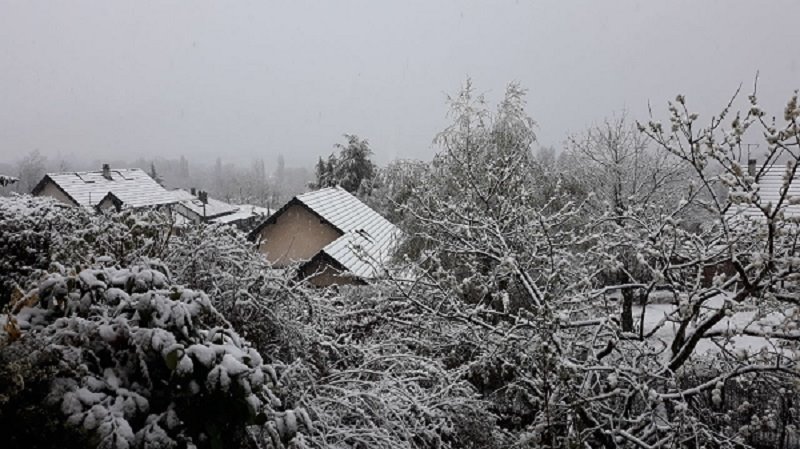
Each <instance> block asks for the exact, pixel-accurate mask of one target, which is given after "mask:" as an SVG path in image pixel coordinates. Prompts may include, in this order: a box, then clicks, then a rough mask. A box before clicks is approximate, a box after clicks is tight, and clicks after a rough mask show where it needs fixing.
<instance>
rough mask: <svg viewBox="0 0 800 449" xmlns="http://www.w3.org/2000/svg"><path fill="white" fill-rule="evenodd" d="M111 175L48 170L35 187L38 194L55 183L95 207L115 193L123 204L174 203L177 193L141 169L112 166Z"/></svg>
mask: <svg viewBox="0 0 800 449" xmlns="http://www.w3.org/2000/svg"><path fill="white" fill-rule="evenodd" d="M109 178H110V179H106V178H105V177H104V176H103V172H102V171H90V172H65V173H48V174H46V175H45V176H44V178H43V179H42V180H41V181H39V184H37V185H36V187H34V189H33V192H32V193H33V194H34V195H35V194H36V193H38V192H39V191H41V190H42V189H43V188H44V186H45V185H46V183H47V182H48V181H49V182H52V183H53V184H55V185H56V187H58V188H59V189H60V190H61V191H62V192H64V193H65V194H66V195H67V196H68V197H69V198H70V199H72V200H73V201H74V202H75V203H76V204H77V205H78V206H83V207H94V206H96V205H97V204H98V203H100V201H102V200H103V198H105V196H106V195H108V194H109V193H113V194H114V196H115V197H117V198H118V199H119V200H120V201H122V203H123V205H124V207H130V208H139V207H147V206H158V205H163V204H171V203H174V202H175V201H176V200H175V197H174V195H173V194H172V193H171V192H169V191H167V190H166V189H165V188H163V187H161V185H159V184H158V183H157V182H155V181H154V180H153V178H151V177H150V176H149V175H148V174H147V173H145V172H144V171H143V170H141V169H138V168H125V169H116V168H115V169H111V170H110V172H109Z"/></svg>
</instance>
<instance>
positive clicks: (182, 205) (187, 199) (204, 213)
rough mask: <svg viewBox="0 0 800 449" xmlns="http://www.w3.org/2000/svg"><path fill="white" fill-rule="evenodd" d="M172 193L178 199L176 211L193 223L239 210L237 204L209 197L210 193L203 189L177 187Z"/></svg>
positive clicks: (208, 220) (209, 220)
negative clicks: (187, 189)
mask: <svg viewBox="0 0 800 449" xmlns="http://www.w3.org/2000/svg"><path fill="white" fill-rule="evenodd" d="M172 194H173V195H175V198H176V199H177V200H178V202H177V203H176V204H175V212H177V213H178V214H179V215H180V216H181V217H183V218H184V219H186V220H187V221H189V222H192V223H200V222H205V223H208V222H211V221H212V220H213V219H215V218H218V217H222V216H224V215H229V214H232V213H234V212H236V211H237V210H238V208H237V207H236V206H234V205H232V204H228V203H226V202H224V201H220V200H216V199H214V198H209V196H208V194H206V193H205V192H202V191H201V192H197V191H195V189H194V188H192V189H191V191H189V192H187V191H186V190H182V189H176V190H173V191H172Z"/></svg>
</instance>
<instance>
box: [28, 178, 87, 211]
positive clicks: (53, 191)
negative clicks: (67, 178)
mask: <svg viewBox="0 0 800 449" xmlns="http://www.w3.org/2000/svg"><path fill="white" fill-rule="evenodd" d="M36 196H50V197H53V198H55V199H57V200H58V201H61V202H62V203H64V204H67V205H69V206H77V204H75V202H74V201H72V200H71V199H70V197H68V196H67V195H66V194H64V192H62V191H61V190H60V189H59V188H58V187H56V185H55V184H53V183H52V182H47V183H46V184H45V185H44V188H42V190H40V191H39V193H38V194H37V195H36Z"/></svg>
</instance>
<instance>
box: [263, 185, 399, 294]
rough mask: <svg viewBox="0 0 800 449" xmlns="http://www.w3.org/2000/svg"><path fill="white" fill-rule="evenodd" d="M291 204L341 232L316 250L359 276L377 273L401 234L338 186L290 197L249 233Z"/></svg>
mask: <svg viewBox="0 0 800 449" xmlns="http://www.w3.org/2000/svg"><path fill="white" fill-rule="evenodd" d="M292 204H301V205H303V206H305V207H306V208H308V209H309V210H310V211H311V212H312V213H314V214H316V215H318V216H319V217H320V218H322V219H323V220H325V221H326V222H328V223H330V224H331V226H333V227H334V228H336V229H337V230H339V231H340V232H341V233H342V235H341V236H340V237H339V238H337V239H336V240H334V241H333V242H331V243H329V244H328V245H326V246H325V247H324V248H322V249H321V250H320V253H321V254H324V255H326V256H328V257H330V258H331V259H333V260H335V261H336V262H337V263H338V264H340V265H341V266H342V267H344V268H345V269H346V270H347V271H349V272H351V273H352V274H353V275H355V276H358V277H361V278H372V277H375V276H376V275H379V274H380V273H378V272H377V270H378V269H379V268H380V267H381V266H382V265H383V264H384V263H385V262H387V261H388V259H389V256H390V255H391V252H392V250H393V249H394V248H395V246H396V244H397V242H398V240H399V238H400V237H401V235H402V231H401V230H400V228H398V227H397V226H395V225H394V224H392V223H391V222H390V221H389V220H387V219H386V218H384V217H383V216H382V215H381V214H379V213H377V212H376V211H375V210H373V209H372V208H370V207H369V206H367V205H366V204H364V203H363V202H361V201H360V200H359V199H358V198H356V197H355V196H353V195H352V194H350V192H348V191H347V190H345V189H343V188H341V187H328V188H325V189H321V190H315V191H313V192H308V193H304V194H302V195H298V196H296V197H294V198H293V199H292V201H290V202H289V203H287V204H286V205H285V206H284V207H283V208H281V209H280V210H278V211H277V212H275V213H274V214H273V215H272V216H271V217H270V218H269V219H267V220H265V221H264V222H263V223H262V224H261V225H259V226H258V227H257V228H256V229H255V230H254V231H253V232H252V233H251V235H256V234H257V233H259V232H260V231H261V229H263V228H264V227H265V226H266V225H267V224H269V223H271V222H273V221H274V219H275V217H277V216H278V215H280V214H281V213H283V211H284V210H285V209H286V208H287V207H288V206H289V205H292ZM315 257H316V256H315Z"/></svg>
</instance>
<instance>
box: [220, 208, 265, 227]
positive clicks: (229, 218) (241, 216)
mask: <svg viewBox="0 0 800 449" xmlns="http://www.w3.org/2000/svg"><path fill="white" fill-rule="evenodd" d="M235 207H237V208H238V210H236V212H233V213H231V214H227V215H223V216H221V217H216V218H214V219H212V221H214V222H215V223H233V222H235V221H239V220H247V219H250V218H253V217H268V216H269V209H267V208H266V207H260V206H254V205H252V204H239V205H237V206H235Z"/></svg>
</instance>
